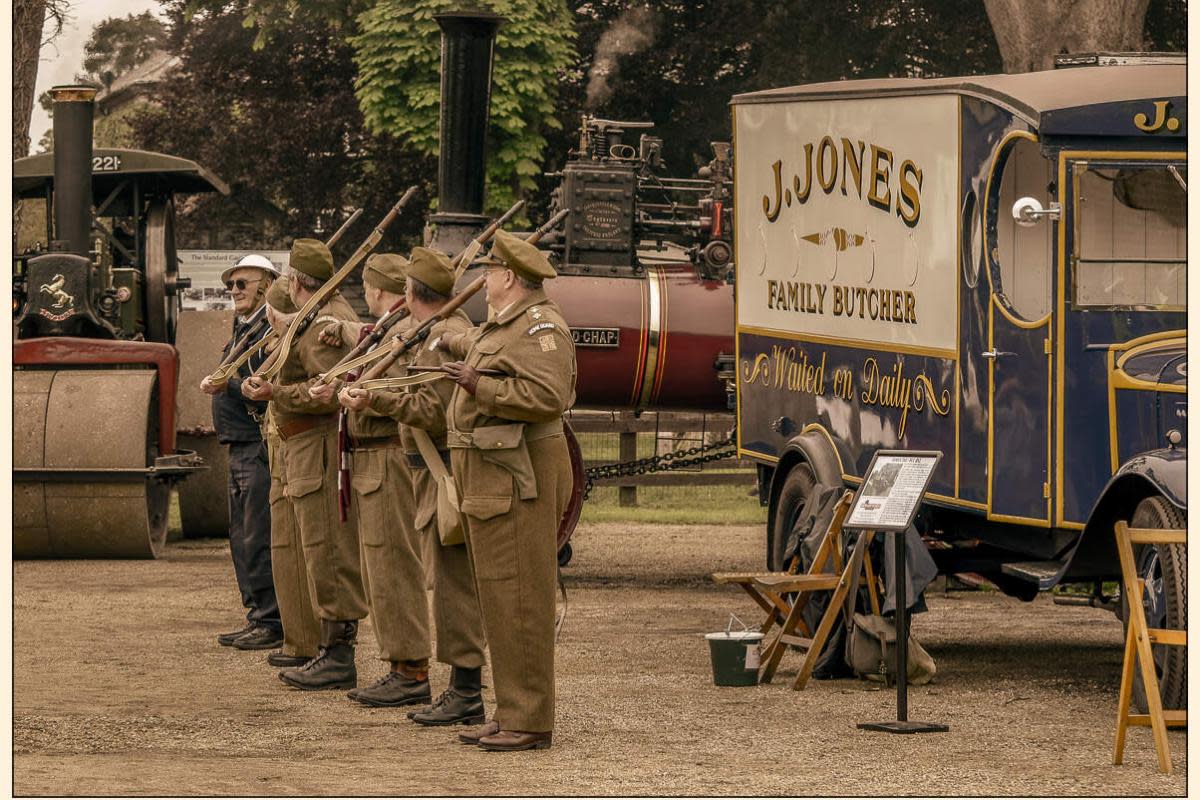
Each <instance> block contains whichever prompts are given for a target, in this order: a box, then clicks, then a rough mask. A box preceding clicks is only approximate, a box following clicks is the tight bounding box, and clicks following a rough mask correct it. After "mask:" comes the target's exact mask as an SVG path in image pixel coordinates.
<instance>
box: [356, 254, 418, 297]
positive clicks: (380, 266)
mask: <svg viewBox="0 0 1200 800" xmlns="http://www.w3.org/2000/svg"><path fill="white" fill-rule="evenodd" d="M406 272H408V259H407V258H405V257H404V256H402V255H398V254H396V253H376V254H374V255H373V256H371V257H370V258H368V259H367V264H366V266H365V267H363V280H364V281H366V282H367V283H369V284H371V285H372V286H374V287H375V288H376V289H382V290H383V291H385V292H391V293H392V294H404V276H405V273H406Z"/></svg>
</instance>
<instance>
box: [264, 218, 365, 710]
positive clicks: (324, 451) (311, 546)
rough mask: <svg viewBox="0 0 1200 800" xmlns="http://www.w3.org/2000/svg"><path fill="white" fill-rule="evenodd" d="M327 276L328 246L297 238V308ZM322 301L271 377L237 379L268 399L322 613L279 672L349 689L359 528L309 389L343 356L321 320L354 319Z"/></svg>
mask: <svg viewBox="0 0 1200 800" xmlns="http://www.w3.org/2000/svg"><path fill="white" fill-rule="evenodd" d="M333 274H334V273H333V256H332V255H331V254H330V252H329V248H327V247H326V246H325V245H324V244H322V243H321V242H319V241H316V240H315V239H297V240H296V241H295V243H294V244H293V245H292V253H291V260H290V267H289V274H288V279H289V281H290V283H289V289H290V292H291V297H292V300H293V302H294V303H295V304H296V305H297V306H300V307H301V308H302V309H303V307H305V306H306V304H307V305H309V306H310V307H312V304H310V302H309V301H310V300H313V299H314V294H315V293H318V292H320V291H321V290H322V287H323V285H324V284H325V283H326V282H327V281H329V280H330V279H331V278H333ZM325 300H326V302H325V304H324V306H323V308H320V314H321V316H320V317H318V318H317V319H316V324H312V325H308V326H307V327H305V329H304V330H303V331H295V332H294V333H295V334H297V335H295V336H294V338H293V339H291V340H290V341H289V339H288V338H285V339H284V340H283V342H282V343H281V345H280V349H279V350H278V351H277V352H276V353H275V354H274V356H273V357H274V358H275V359H276V360H277V361H278V373H277V377H276V378H275V381H274V382H272V381H271V380H268V379H267V378H266V377H265V376H264V375H255V376H252V377H250V378H247V379H246V380H245V381H243V383H242V393H243V394H244V395H245V396H246V397H248V398H250V399H251V400H270V401H272V415H273V417H274V422H275V425H276V428H277V430H278V432H279V438H280V440H281V441H280V461H281V463H282V467H283V470H282V476H281V478H282V482H283V488H284V495H285V496H286V497H287V499H288V502H289V503H290V504H291V507H292V510H293V511H294V513H295V517H296V523H297V526H298V527H299V532H300V541H301V543H302V546H303V553H304V561H305V566H306V569H307V573H308V584H309V590H310V591H311V593H312V595H313V598H314V599H315V601H316V605H317V611H318V614H319V615H320V618H321V642H320V650H319V651H318V654H317V657H316V658H314V659H312V660H311V661H309V662H308V663H307V664H305V665H304V666H303V667H299V668H295V669H290V670H284V671H283V672H281V673H280V674H279V677H280V679H281V680H283V681H284V682H285V683H287V684H289V685H291V686H294V687H296V688H299V689H351V688H354V687H355V685H356V684H357V680H358V676H357V672H356V670H355V666H354V645H355V641H356V638H357V633H358V621H359V620H360V619H362V618H363V617H364V616H366V611H367V609H366V602H365V598H364V596H363V588H362V577H361V574H360V569H359V552H358V551H359V544H358V531H357V529H356V527H355V525H354V523H353V520H350V521H348V522H345V523H342V522H340V521H339V517H338V495H337V470H338V441H337V414H336V413H335V412H336V410H337V404H336V403H323V402H320V401H317V400H314V399H313V398H312V397H310V396H309V394H308V386H309V384H310V382H311V381H312V379H314V378H315V377H316V376H317V375H319V374H320V373H322V372H324V371H325V370H327V369H329V368H330V367H331V366H333V365H334V364H335V363H337V362H338V360H339V359H340V358H341V357H342V355H343V354H344V353H345V348H338V347H330V346H329V345H326V344H324V343H322V342H321V341H320V339H319V334H318V332H319V330H320V329H321V328H322V327H324V324H323V323H328V322H334V321H338V320H355V319H357V318H358V316H357V314H355V312H354V309H353V308H351V307H350V304H349V303H347V302H346V300H345V299H344V298H343V297H342V296H341V295H340V294H338V293H336V292H334V293H333V294H332V295H330V296H329V297H327V298H325ZM314 310H316V309H315V308H314ZM299 321H300V320H297V321H296V322H295V323H293V326H294V325H296V324H297V323H298V322H299ZM289 344H290V345H291V346H290V347H288V345H289ZM269 363H270V362H269Z"/></svg>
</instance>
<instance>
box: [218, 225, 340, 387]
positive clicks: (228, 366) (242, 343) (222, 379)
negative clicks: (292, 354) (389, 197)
mask: <svg viewBox="0 0 1200 800" xmlns="http://www.w3.org/2000/svg"><path fill="white" fill-rule="evenodd" d="M362 213H363V210H362V209H361V208H357V209H355V210H354V213H353V214H351V215H350V216H349V217H347V218H346V221H345V222H343V223H342V226H341V227H340V228H338V229H337V230H336V231H334V232H333V236H330V237H329V238H328V239H327V240H326V241H325V246H326V247H328V248H330V249H333V246H334V245H335V244H337V243H338V239H341V238H342V234H344V233H345V232H346V231H347V230H349V229H350V226H351V225H353V224H354V221H355V220H357V219H358V218H359V217H361V216H362ZM263 323H266V318H265V317H264V319H263ZM267 324H269V323H267ZM260 330H261V323H260V324H259V325H255V326H254V328H252V329H251V330H248V331H246V335H245V336H243V337H242V338H241V339H238V341H237V342H236V343H235V344H234V345H233V347H231V348H229V355H227V356H226V357H225V359H224V360H223V361H222V362H221V363H220V364H219V365H218V366H217V368H216V369H215V370H214V371H213V373H212V374H211V375H209V376H208V379H209V380H210V381H212V382H213V383H226V382H228V381H229V379H230V378H232V377H233V376H234V375H236V374H237V371H238V370H239V369H241V368H242V365H243V364H245V363H246V362H247V361H249V360H250V357H251V356H253V355H254V354H255V353H257V352H258V351H259V350H261V349H262V348H263V345H264V343H265V342H266V340H267V339H269V338H272V337H271V336H269V335H268V336H264V337H263V338H262V339H259V340H258V342H257V343H255V344H253V345H251V344H250V341H251V340H252V339H253V338H254V337H255V336H257V335H258V334H259V332H260ZM247 349H249V350H250V352H249V353H247V352H246V351H247ZM234 362H237V363H236V364H235V363H234Z"/></svg>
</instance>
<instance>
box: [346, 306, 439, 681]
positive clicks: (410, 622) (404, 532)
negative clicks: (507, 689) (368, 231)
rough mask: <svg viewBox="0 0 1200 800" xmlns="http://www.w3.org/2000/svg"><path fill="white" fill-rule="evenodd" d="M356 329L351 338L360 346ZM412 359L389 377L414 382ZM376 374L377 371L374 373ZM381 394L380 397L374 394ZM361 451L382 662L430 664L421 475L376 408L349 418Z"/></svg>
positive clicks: (402, 330)
mask: <svg viewBox="0 0 1200 800" xmlns="http://www.w3.org/2000/svg"><path fill="white" fill-rule="evenodd" d="M352 327H353V326H351V325H348V324H347V325H343V326H342V328H343V337H345V336H346V335H347V334H350V335H351V336H352V338H350V339H349V341H351V342H354V341H357V333H350V329H351V328H352ZM412 327H413V325H412V321H411V317H410V318H406V319H402V320H400V321H399V322H397V323H396V324H395V325H394V326H393V327H392V328H391V330H389V331H388V333H387V335H386V337H385V338H384V340H383V342H382V343H381V345H380V346H383V347H387V346H390V343H391V341H392V340H393V339H395V338H396V337H397V336H400V337H403V336H407V335H408V333H409V332H410V331H411V330H412ZM407 363H408V354H405V355H404V356H401V357H400V358H399V359H397V361H396V363H395V364H393V365H392V366H391V367H389V368H388V370H387V372H386V373H385V376H386V377H400V376H403V375H407V374H408V373H407V371H406V370H405V369H404V366H405V365H406V364H407ZM368 368H369V367H368ZM374 394H375V392H372V395H374ZM348 419H349V431H350V436H351V441H352V446H353V448H354V449H353V451H352V453H351V459H350V485H351V487H353V489H354V502H355V510H354V515H355V517H357V519H358V536H359V542H360V546H361V552H362V567H363V586H364V587H365V589H366V591H367V599H368V601H369V605H370V607H371V626H372V628H373V629H374V630H375V639H376V640H377V641H378V642H379V657H380V658H382V659H383V660H384V661H390V662H393V663H396V662H400V661H418V660H422V659H428V658H429V653H430V644H429V600H428V597H427V596H426V590H425V566H424V561H423V559H422V557H421V549H422V548H421V541H420V538H419V537H418V536H417V534H416V532H415V531H414V528H413V525H412V517H413V514H414V512H415V509H416V500H415V498H414V496H413V475H412V469H411V468H410V467H409V464H408V458H407V457H406V456H405V455H404V447H403V445H402V444H401V443H400V432H399V429H398V427H397V425H396V420H394V419H392V418H391V417H389V416H385V415H383V414H380V413H379V412H378V411H374V410H372V409H371V408H370V407H368V408H366V409H364V410H362V411H351V412H349V413H348Z"/></svg>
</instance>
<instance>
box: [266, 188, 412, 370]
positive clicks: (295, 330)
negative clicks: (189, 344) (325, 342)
mask: <svg viewBox="0 0 1200 800" xmlns="http://www.w3.org/2000/svg"><path fill="white" fill-rule="evenodd" d="M416 193H417V187H416V186H410V187H409V188H408V191H406V192H405V193H404V196H403V197H401V198H400V199H399V200H398V201H397V202H396V205H394V206H392V208H391V210H390V211H388V213H387V215H386V216H385V217H384V218H383V219H382V220H380V222H379V224H378V225H376V226H375V228H374V229H373V230H372V231H371V233H370V235H369V236H367V238H366V239H364V240H363V243H362V244H360V245H359V246H358V249H357V250H355V251H354V253H353V255H351V256H350V258H349V260H347V261H346V263H345V264H344V265H343V266H342V268H341V269H339V270H338V271H337V272H335V273H334V275H333V277H332V278H330V279H329V280H327V281H325V283H324V284H322V285H321V288H320V289H317V291H316V292H314V293H313V295H312V296H311V297H309V298H308V301H307V302H306V303H305V304H304V306H303V307H301V309H300V311H299V312H297V314H296V318H295V319H294V320H292V324H291V325H289V326H288V329H287V331H285V332H284V334H283V339H282V341H280V343H279V347H278V348H277V349H276V350H275V352H273V353H272V354H271V355H269V356H268V357H267V360H266V361H264V362H263V363H262V364H260V365H259V367H258V369H256V370H255V371H254V377H262V378H266V379H267V380H272V379H273V378H274V377H275V376H276V375H278V374H279V370H280V369H281V368H282V367H283V364H284V362H285V361H287V357H288V354H289V353H290V352H291V349H292V342H294V341H295V340H296V337H297V336H299V335H301V334H303V333H304V332H305V331H306V330H308V326H309V325H311V324H312V323H313V320H315V319H316V318H317V314H318V313H320V311H321V307H322V306H323V305H325V303H326V302H327V301H328V300H329V299H330V298H331V297H332V296H333V293H334V292H336V291H337V289H338V287H339V286H341V285H342V283H344V282H345V280H346V279H347V278H349V277H350V274H351V273H352V272H354V270H355V268H356V267H358V265H359V263H360V262H362V260H363V259H365V258H366V257H367V255H368V254H369V253H370V252H371V251H372V250H374V249H375V246H376V245H377V244H379V240H380V239H382V238H383V232H384V231H385V230H387V227H388V226H389V225H391V224H392V222H393V221H394V220H395V219H396V217H397V216H399V215H400V210H401V209H402V208H404V206H405V205H407V204H408V201H409V200H411V199H412V196H413V195H414V194H416Z"/></svg>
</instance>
